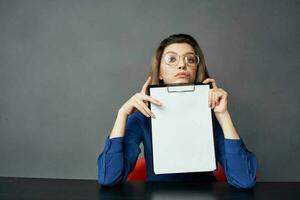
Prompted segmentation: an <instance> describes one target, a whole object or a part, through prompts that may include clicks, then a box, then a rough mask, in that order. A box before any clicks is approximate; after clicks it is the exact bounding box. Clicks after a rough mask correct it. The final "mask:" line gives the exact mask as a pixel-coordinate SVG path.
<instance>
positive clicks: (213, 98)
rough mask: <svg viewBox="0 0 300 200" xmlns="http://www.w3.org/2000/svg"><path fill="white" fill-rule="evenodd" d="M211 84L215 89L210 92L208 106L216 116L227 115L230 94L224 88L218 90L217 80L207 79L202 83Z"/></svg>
mask: <svg viewBox="0 0 300 200" xmlns="http://www.w3.org/2000/svg"><path fill="white" fill-rule="evenodd" d="M210 82H211V83H212V86H213V88H212V89H210V90H209V94H208V106H209V107H211V108H212V109H213V110H214V112H215V113H216V114H221V113H225V112H226V111H227V97H228V93H227V92H226V91H225V90H223V89H222V88H218V86H217V83H216V81H215V79H212V78H207V79H205V80H204V81H203V82H202V83H210Z"/></svg>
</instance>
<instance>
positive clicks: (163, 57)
mask: <svg viewBox="0 0 300 200" xmlns="http://www.w3.org/2000/svg"><path fill="white" fill-rule="evenodd" d="M167 54H175V55H176V56H177V57H178V58H179V59H178V61H177V62H176V64H174V65H171V64H169V63H167V61H166V55H167ZM188 55H193V56H195V57H196V58H197V63H196V64H195V66H194V65H191V64H189V63H188V62H187V59H186V58H187V56H188ZM180 58H183V63H184V64H185V65H187V66H189V67H197V65H198V64H199V63H200V58H199V56H198V55H196V54H191V53H190V54H187V55H182V56H181V55H178V54H177V53H174V52H167V53H164V54H163V55H162V59H163V60H164V63H165V64H166V65H168V66H170V67H177V66H178V64H179V62H180Z"/></svg>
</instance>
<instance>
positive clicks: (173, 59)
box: [164, 53, 178, 65]
mask: <svg viewBox="0 0 300 200" xmlns="http://www.w3.org/2000/svg"><path fill="white" fill-rule="evenodd" d="M164 60H165V62H166V63H167V64H168V65H176V64H177V61H178V55H176V54H173V53H168V54H166V55H165V58H164Z"/></svg>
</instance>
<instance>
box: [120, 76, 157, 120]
mask: <svg viewBox="0 0 300 200" xmlns="http://www.w3.org/2000/svg"><path fill="white" fill-rule="evenodd" d="M150 83H151V76H149V77H148V79H147V81H146V82H145V84H144V85H143V87H142V90H141V91H140V92H138V93H136V94H134V95H133V96H132V97H131V98H130V99H129V100H128V101H127V102H126V103H124V104H123V106H122V107H121V108H120V109H119V112H122V113H125V114H126V115H127V116H129V115H130V114H131V113H133V112H135V111H137V110H139V111H140V112H142V113H143V114H144V115H145V116H147V117H150V116H151V117H153V118H155V115H154V113H153V112H152V111H151V110H150V109H149V108H148V102H152V103H154V104H156V105H159V106H160V105H161V102H160V101H158V100H157V99H154V98H153V97H151V96H148V95H146V90H147V87H148V85H149V84H150Z"/></svg>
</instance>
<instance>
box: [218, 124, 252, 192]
mask: <svg viewBox="0 0 300 200" xmlns="http://www.w3.org/2000/svg"><path fill="white" fill-rule="evenodd" d="M215 124H216V130H215V131H216V141H217V160H218V161H219V162H220V164H221V166H222V168H223V170H224V172H225V175H226V178H227V181H228V183H229V184H230V185H232V186H234V187H236V188H252V187H254V186H255V184H256V169H257V160H256V157H255V155H254V153H252V152H250V151H248V150H247V148H246V146H245V144H244V142H243V140H242V139H241V138H240V139H226V138H225V137H224V133H223V130H222V128H221V126H220V124H219V122H218V121H217V120H216V123H215Z"/></svg>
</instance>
